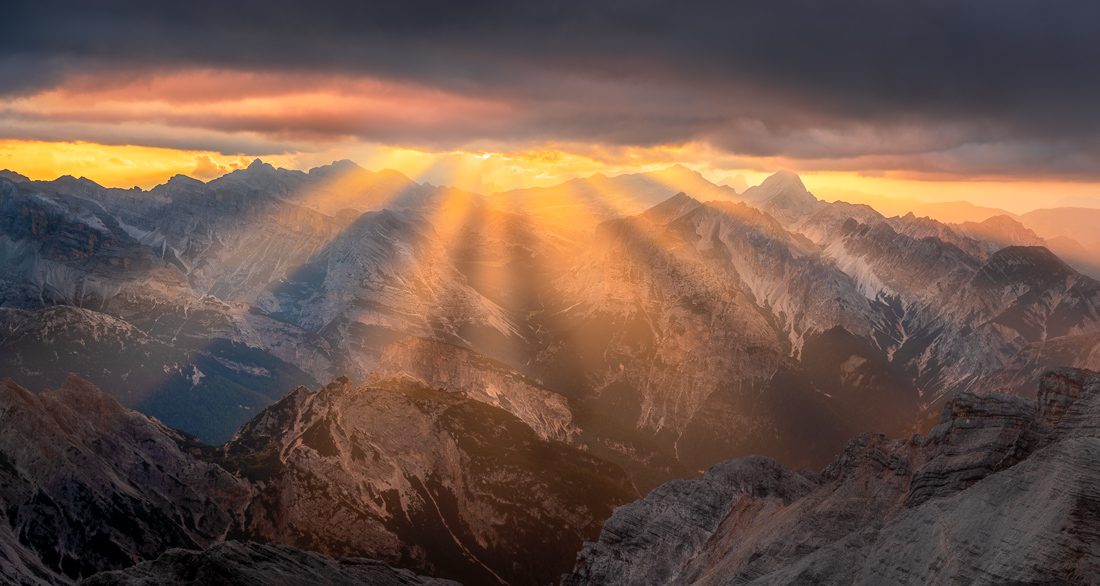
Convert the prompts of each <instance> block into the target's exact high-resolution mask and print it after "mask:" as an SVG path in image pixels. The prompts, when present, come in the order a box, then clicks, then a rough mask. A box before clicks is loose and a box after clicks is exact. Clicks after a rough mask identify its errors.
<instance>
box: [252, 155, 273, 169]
mask: <svg viewBox="0 0 1100 586" xmlns="http://www.w3.org/2000/svg"><path fill="white" fill-rule="evenodd" d="M246 169H248V170H249V171H260V170H264V171H274V170H275V166H274V165H272V164H270V163H265V162H264V161H263V160H261V159H260V158H258V157H257V158H255V159H253V160H252V162H251V163H249V164H248V167H246Z"/></svg>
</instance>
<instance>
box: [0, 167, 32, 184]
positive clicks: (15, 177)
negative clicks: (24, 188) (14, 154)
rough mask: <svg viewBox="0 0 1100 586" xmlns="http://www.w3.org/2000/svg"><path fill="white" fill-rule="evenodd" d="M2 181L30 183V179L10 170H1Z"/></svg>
mask: <svg viewBox="0 0 1100 586" xmlns="http://www.w3.org/2000/svg"><path fill="white" fill-rule="evenodd" d="M0 179H7V180H8V181H11V182H12V183H28V182H29V181H30V178H29V177H27V176H26V175H23V174H22V173H16V172H15V171H12V170H10V169H0Z"/></svg>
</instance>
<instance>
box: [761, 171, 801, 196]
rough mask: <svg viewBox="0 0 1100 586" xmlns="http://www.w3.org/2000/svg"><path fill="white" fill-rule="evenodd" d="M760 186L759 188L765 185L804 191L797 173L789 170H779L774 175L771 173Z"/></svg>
mask: <svg viewBox="0 0 1100 586" xmlns="http://www.w3.org/2000/svg"><path fill="white" fill-rule="evenodd" d="M760 185H761V187H763V186H765V185H773V186H776V187H783V188H787V189H799V190H802V191H806V186H805V185H804V184H803V183H802V178H801V177H799V176H798V173H795V172H794V171H791V170H789V169H780V170H778V171H776V172H775V173H772V174H771V175H769V176H768V178H767V179H765V180H764V182H763V183H761V184H760Z"/></svg>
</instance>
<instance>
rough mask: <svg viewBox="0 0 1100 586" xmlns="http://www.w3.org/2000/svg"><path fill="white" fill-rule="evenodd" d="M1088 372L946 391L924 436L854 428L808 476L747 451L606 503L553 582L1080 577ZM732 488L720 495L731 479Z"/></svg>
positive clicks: (1099, 394)
mask: <svg viewBox="0 0 1100 586" xmlns="http://www.w3.org/2000/svg"><path fill="white" fill-rule="evenodd" d="M1097 413H1100V375H1098V374H1096V373H1093V372H1089V371H1083V370H1076V369H1059V370H1055V371H1052V372H1049V373H1048V374H1046V375H1045V376H1044V377H1043V379H1042V383H1041V385H1040V388H1039V391H1038V399H1037V400H1036V401H1034V402H1029V401H1026V400H1023V399H1018V398H1013V397H1006V396H997V395H973V394H962V395H959V396H957V397H956V398H954V399H952V400H951V401H949V402H948V403H947V404H946V406H945V407H944V412H943V419H942V421H941V423H940V424H939V425H937V426H936V427H935V428H934V429H933V430H932V431H931V432H930V433H928V434H927V435H920V436H914V437H913V438H912V439H911V440H907V441H900V440H890V439H887V438H884V437H882V436H873V435H865V436H861V437H860V438H858V439H856V440H854V441H853V442H852V443H851V444H849V446H848V447H847V449H845V451H844V452H843V453H842V454H841V455H840V456H839V457H838V458H837V459H836V460H835V461H834V463H833V464H831V465H830V466H828V467H826V468H825V469H824V470H823V471H822V473H821V474H820V475H819V476H817V477H816V478H814V477H812V476H810V475H805V474H796V473H793V472H790V471H787V470H785V469H783V468H782V467H779V466H777V465H775V464H774V463H773V462H770V461H767V460H760V459H749V460H742V461H734V462H730V463H727V464H723V465H721V466H717V467H715V468H713V469H712V470H710V471H708V472H707V474H705V475H704V476H703V477H701V478H699V479H697V480H692V481H687V482H678V483H673V484H670V485H666V486H663V487H661V488H660V489H658V490H657V491H654V492H653V493H652V494H651V495H649V496H647V497H646V498H645V499H643V500H641V501H639V502H637V503H635V504H633V505H630V506H628V507H622V508H620V509H618V510H617V511H616V512H615V514H614V515H613V516H612V518H611V519H610V520H609V521H608V522H607V523H606V524H605V526H604V530H603V533H602V534H601V536H600V539H599V541H597V542H595V543H590V544H586V545H585V548H584V549H583V551H582V552H581V554H580V556H579V558H578V562H577V567H576V569H575V570H574V572H573V574H571V575H570V576H568V577H567V578H566V580H565V583H566V584H574V585H575V584H628V583H635V582H634V581H632V580H631V577H638V576H647V575H648V576H654V577H657V578H659V579H655V580H652V581H648V582H647V583H651V584H746V583H754V584H757V583H759V584H787V583H801V582H812V583H816V584H851V583H859V584H881V583H921V584H927V583H953V582H956V581H963V582H967V583H981V584H993V583H1006V582H1011V583H1080V584H1084V583H1089V582H1090V580H1091V579H1092V578H1094V577H1095V576H1096V575H1097V572H1100V549H1098V548H1097V546H1096V543H1097V541H1096V539H1095V532H1096V527H1097V526H1098V524H1097V523H1098V521H1100V518H1098V517H1097V515H1096V511H1097V510H1098V507H1100V492H1098V491H1097V489H1096V485H1097V484H1096V483H1097V480H1098V477H1100V427H1098V423H1100V419H1098V417H1097ZM732 487H736V488H732Z"/></svg>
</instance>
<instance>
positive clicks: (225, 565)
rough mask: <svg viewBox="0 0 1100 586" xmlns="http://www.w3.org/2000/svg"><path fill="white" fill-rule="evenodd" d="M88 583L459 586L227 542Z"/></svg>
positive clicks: (367, 563) (367, 564)
mask: <svg viewBox="0 0 1100 586" xmlns="http://www.w3.org/2000/svg"><path fill="white" fill-rule="evenodd" d="M82 584H85V585H87V586H184V585H196V586H197V585H200V584H234V585H235V586H293V585H296V584H324V585H326V586H361V585H366V584H370V585H371V586H458V583H457V582H452V581H450V580H440V579H436V578H428V577H424V576H418V575H416V574H414V573H412V572H410V571H408V570H401V569H397V568H393V567H390V566H388V565H386V564H383V563H382V562H378V561H374V560H369V559H364V558H353V559H346V560H339V561H334V560H331V559H329V558H326V557H324V556H322V555H319V554H316V553H311V552H306V551H302V550H298V549H294V548H292V547H287V546H285V545H266V544H259V543H249V542H238V541H226V542H223V543H219V544H216V545H213V546H211V547H210V548H209V549H206V550H204V551H192V550H186V549H172V550H169V551H167V552H165V553H164V554H162V555H161V556H160V557H158V558H157V559H155V560H152V561H148V562H142V563H140V564H138V565H136V566H134V567H132V568H128V569H126V570H117V571H114V572H103V573H100V574H96V575H94V576H92V577H91V578H88V579H87V580H84V581H83V582H82Z"/></svg>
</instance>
